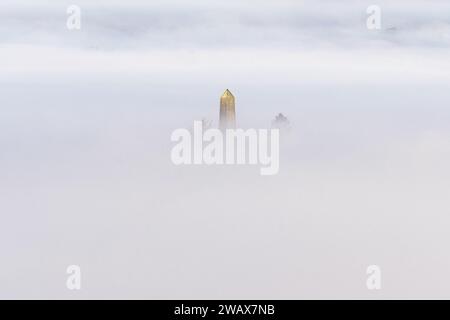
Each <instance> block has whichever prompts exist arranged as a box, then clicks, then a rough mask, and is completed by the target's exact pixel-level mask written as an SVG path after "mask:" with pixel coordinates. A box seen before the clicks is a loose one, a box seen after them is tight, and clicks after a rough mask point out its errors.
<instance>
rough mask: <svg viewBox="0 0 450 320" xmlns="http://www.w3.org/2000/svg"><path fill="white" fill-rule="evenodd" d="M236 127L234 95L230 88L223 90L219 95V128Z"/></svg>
mask: <svg viewBox="0 0 450 320" xmlns="http://www.w3.org/2000/svg"><path fill="white" fill-rule="evenodd" d="M235 128H236V111H235V101H234V96H233V94H232V93H231V92H230V90H228V89H227V90H225V92H224V93H223V95H222V96H221V97H220V129H221V130H225V129H235Z"/></svg>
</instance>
